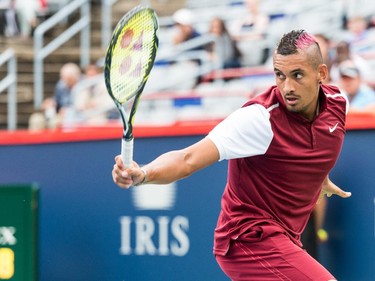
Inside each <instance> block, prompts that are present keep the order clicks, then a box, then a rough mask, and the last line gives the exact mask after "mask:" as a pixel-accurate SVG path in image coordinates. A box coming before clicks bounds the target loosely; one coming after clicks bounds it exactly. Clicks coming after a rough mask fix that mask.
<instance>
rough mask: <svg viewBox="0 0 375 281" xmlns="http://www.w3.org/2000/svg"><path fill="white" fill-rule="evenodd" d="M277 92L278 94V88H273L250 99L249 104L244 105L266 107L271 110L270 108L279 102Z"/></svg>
mask: <svg viewBox="0 0 375 281" xmlns="http://www.w3.org/2000/svg"><path fill="white" fill-rule="evenodd" d="M277 92H278V89H277V87H276V86H271V87H269V88H268V89H267V90H265V91H264V92H263V93H261V94H259V95H257V96H256V97H254V98H252V99H250V100H249V101H248V102H246V103H245V104H244V106H249V105H253V104H259V105H262V106H263V107H265V108H266V109H269V108H270V107H274V106H275V105H276V104H278V102H279V101H278V98H277Z"/></svg>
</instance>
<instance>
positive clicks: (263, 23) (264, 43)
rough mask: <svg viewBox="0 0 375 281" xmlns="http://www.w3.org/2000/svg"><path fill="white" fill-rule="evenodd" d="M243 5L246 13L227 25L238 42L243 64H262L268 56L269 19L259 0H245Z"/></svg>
mask: <svg viewBox="0 0 375 281" xmlns="http://www.w3.org/2000/svg"><path fill="white" fill-rule="evenodd" d="M245 5H246V9H247V14H246V15H245V16H244V17H243V18H239V19H238V20H234V21H233V22H232V24H230V26H229V32H230V34H231V35H232V36H233V38H234V39H235V40H236V41H237V42H238V47H239V49H240V50H241V52H242V54H243V57H242V64H243V65H244V66H254V65H260V64H264V63H265V62H266V61H267V59H268V58H269V56H270V51H269V50H270V46H269V42H268V40H267V30H268V27H269V21H270V20H269V17H268V15H266V14H265V13H263V12H262V11H261V9H260V1H259V0H246V1H245Z"/></svg>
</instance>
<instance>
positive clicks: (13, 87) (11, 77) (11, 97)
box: [0, 48, 17, 131]
mask: <svg viewBox="0 0 375 281" xmlns="http://www.w3.org/2000/svg"><path fill="white" fill-rule="evenodd" d="M5 63H7V75H6V76H5V77H4V78H3V79H2V80H1V81H0V94H1V93H2V92H3V91H5V90H6V89H8V101H7V109H8V113H7V119H8V120H7V123H8V125H7V128H8V130H10V131H13V130H15V129H16V128H17V58H16V55H15V53H14V50H13V49H12V48H8V49H6V50H5V51H4V52H3V53H1V54H0V66H2V65H4V64H5Z"/></svg>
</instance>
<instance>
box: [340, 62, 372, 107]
mask: <svg viewBox="0 0 375 281" xmlns="http://www.w3.org/2000/svg"><path fill="white" fill-rule="evenodd" d="M339 74H340V77H339V80H338V85H339V87H340V88H341V90H342V91H343V92H344V93H345V94H346V95H347V97H348V99H349V105H350V108H349V110H350V111H351V112H354V111H357V112H358V111H359V112H369V113H373V114H375V91H374V90H373V89H372V88H370V87H369V86H368V85H367V84H366V83H365V82H363V80H362V78H361V72H360V70H359V69H358V67H357V66H356V65H355V64H354V63H353V61H350V60H347V61H344V62H342V63H341V64H340V65H339Z"/></svg>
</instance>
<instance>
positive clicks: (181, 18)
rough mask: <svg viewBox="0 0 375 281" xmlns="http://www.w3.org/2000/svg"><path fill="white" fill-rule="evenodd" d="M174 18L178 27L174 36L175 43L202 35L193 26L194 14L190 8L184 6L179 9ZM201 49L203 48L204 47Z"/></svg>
mask: <svg viewBox="0 0 375 281" xmlns="http://www.w3.org/2000/svg"><path fill="white" fill-rule="evenodd" d="M172 18H173V21H174V23H175V24H176V27H177V32H176V34H175V35H174V37H173V43H174V44H175V45H177V44H181V43H183V42H186V41H188V40H191V39H194V38H196V37H199V36H201V34H200V33H199V32H198V31H197V30H196V29H195V28H194V26H193V23H194V15H193V13H192V11H190V10H189V9H185V8H184V9H180V10H177V11H176V12H175V13H174V14H173V16H172ZM198 49H199V48H198ZM201 49H203V47H202V48H201Z"/></svg>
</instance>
